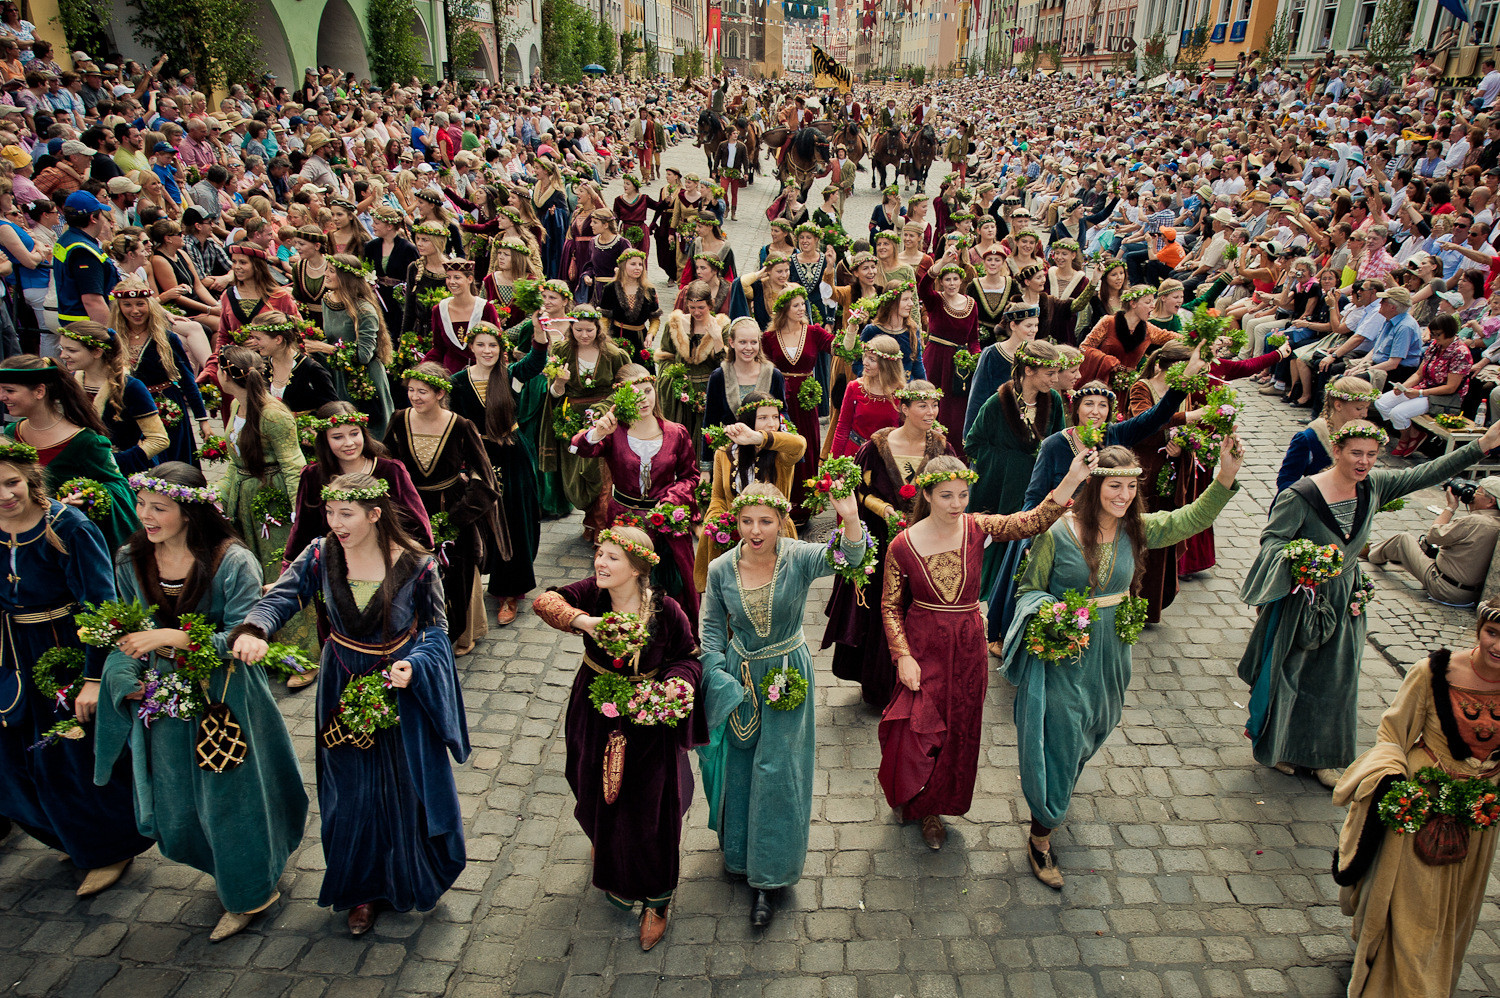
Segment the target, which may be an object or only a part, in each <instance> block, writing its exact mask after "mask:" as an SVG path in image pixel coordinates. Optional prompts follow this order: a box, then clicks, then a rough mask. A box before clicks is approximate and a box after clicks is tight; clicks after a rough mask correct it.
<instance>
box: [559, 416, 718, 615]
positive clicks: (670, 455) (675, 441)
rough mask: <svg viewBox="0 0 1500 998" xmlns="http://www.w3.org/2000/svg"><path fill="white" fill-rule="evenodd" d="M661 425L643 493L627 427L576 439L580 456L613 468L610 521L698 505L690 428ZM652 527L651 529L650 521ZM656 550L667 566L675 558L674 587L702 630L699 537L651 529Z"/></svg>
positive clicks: (664, 422)
mask: <svg viewBox="0 0 1500 998" xmlns="http://www.w3.org/2000/svg"><path fill="white" fill-rule="evenodd" d="M659 422H660V423H661V437H662V440H661V450H659V451H657V453H656V457H654V458H653V459H652V460H651V476H650V483H649V484H650V488H649V489H647V490H646V492H645V494H644V495H642V494H641V492H640V481H641V459H640V458H639V457H637V456H636V454H635V451H633V450H631V449H630V443H629V432H628V431H627V430H626V428H625V427H623V426H617V427H615V431H614V432H613V433H611V434H610V435H609V436H607V437H605V438H604V439H603V440H600V441H599V442H598V443H597V444H591V443H589V440H588V430H582V431H580V432H579V433H578V435H577V436H575V437H574V438H573V446H574V448H575V449H576V450H577V451H578V455H579V456H580V457H602V458H603V459H604V463H605V466H606V467H607V468H608V469H609V480H610V482H611V483H612V485H611V486H610V495H609V514H608V516H609V522H610V523H613V522H614V521H615V520H616V519H617V518H618V517H620V516H621V515H622V514H624V513H631V514H634V515H636V516H639V517H640V518H641V519H642V520H645V519H646V514H647V513H648V512H649V511H650V510H651V507H653V506H655V505H657V504H658V503H663V502H670V503H674V504H676V505H678V506H686V507H688V508H689V509H692V508H693V489H694V487H695V486H696V485H697V484H698V478H699V474H698V453H697V448H696V447H695V446H694V440H693V438H692V435H691V434H689V433H688V430H687V427H685V426H683V425H682V424H681V423H674V422H672V421H670V420H666V419H662V420H659ZM647 529H648V530H650V527H649V525H648V526H647ZM650 533H651V540H652V543H653V544H654V545H655V547H656V553H657V554H659V555H661V557H662V562H663V564H666V563H667V561H668V560H669V559H670V561H671V565H672V567H673V568H675V569H676V570H677V580H676V584H674V585H672V586H670V587H669V588H671V589H673V590H675V592H674V593H673V595H675V596H676V597H677V602H678V603H680V604H681V605H682V609H683V612H685V613H686V614H687V616H688V620H689V621H690V622H691V624H692V630H693V633H694V634H697V633H698V590H697V588H696V587H695V586H694V585H693V559H694V558H695V557H696V556H697V550H696V541H695V540H694V539H693V535H692V531H691V530H690V531H689V532H688V534H687V536H685V537H673V536H671V535H670V534H666V533H660V532H657V531H654V530H650Z"/></svg>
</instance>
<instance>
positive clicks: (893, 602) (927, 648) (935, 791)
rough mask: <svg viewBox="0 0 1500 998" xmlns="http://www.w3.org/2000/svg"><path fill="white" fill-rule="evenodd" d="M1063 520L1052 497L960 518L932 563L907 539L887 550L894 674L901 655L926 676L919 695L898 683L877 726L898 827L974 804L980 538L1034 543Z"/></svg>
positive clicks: (884, 602)
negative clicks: (949, 543)
mask: <svg viewBox="0 0 1500 998" xmlns="http://www.w3.org/2000/svg"><path fill="white" fill-rule="evenodd" d="M1062 513H1063V507H1061V506H1059V505H1058V504H1057V503H1055V502H1053V501H1052V498H1051V496H1048V497H1047V498H1046V499H1044V500H1043V501H1042V503H1041V505H1039V506H1037V507H1036V509H1029V510H1027V511H1025V512H1024V513H1012V514H1010V515H1008V516H996V515H992V514H987V513H981V514H966V515H965V517H964V539H963V543H962V544H960V545H959V547H958V548H957V549H956V550H954V551H945V552H943V553H942V554H937V555H933V556H932V557H931V558H924V557H922V556H921V555H919V554H917V552H916V551H915V550H913V549H912V546H911V542H910V538H911V533H910V532H909V531H905V530H903V531H902V532H901V533H899V534H897V535H896V539H895V540H893V541H891V545H890V557H889V559H888V560H887V561H886V566H885V578H884V583H883V585H882V587H881V588H882V591H881V598H880V612H881V616H882V618H883V619H884V621H885V636H886V640H887V641H888V642H890V648H891V653H890V654H891V668H892V671H893V672H894V671H895V663H896V661H897V660H898V659H899V658H900V657H901V656H902V655H904V654H905V655H910V656H911V657H912V658H914V659H916V660H917V664H918V665H920V666H921V667H922V681H921V684H920V685H921V689H920V690H918V691H917V692H915V693H913V692H912V691H911V690H910V689H908V688H907V687H905V686H903V685H902V684H900V683H897V684H896V693H895V695H894V696H893V697H891V702H890V705H889V706H887V707H886V709H885V714H884V715H883V716H882V717H881V720H880V729H879V733H880V774H879V775H880V786H881V788H882V789H883V790H884V791H885V799H886V801H887V802H888V803H889V804H890V806H891V807H892V808H897V807H899V808H901V809H902V810H901V817H902V818H903V820H906V821H915V820H918V819H920V818H925V817H926V816H927V815H929V814H965V813H967V812H968V810H969V805H970V804H971V803H972V802H973V799H974V781H975V779H976V778H977V775H978V772H979V746H980V742H981V731H982V728H983V725H984V697H985V691H986V690H987V689H988V688H989V651H988V648H987V646H986V644H985V637H984V617H983V615H981V613H980V612H979V575H980V567H981V563H982V561H983V557H982V556H983V554H984V541H985V538H986V537H987V536H988V537H992V538H994V540H995V541H996V542H999V541H1010V540H1019V539H1020V538H1023V537H1031V536H1034V535H1036V534H1038V533H1041V532H1042V531H1044V530H1046V529H1047V528H1048V527H1050V526H1051V525H1052V523H1053V521H1054V520H1056V519H1057V518H1058V517H1059V516H1061V515H1062Z"/></svg>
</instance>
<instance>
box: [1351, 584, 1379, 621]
mask: <svg viewBox="0 0 1500 998" xmlns="http://www.w3.org/2000/svg"><path fill="white" fill-rule="evenodd" d="M1374 598H1375V583H1374V582H1371V581H1370V580H1369V579H1368V578H1361V579H1360V580H1359V585H1357V586H1355V587H1354V593H1353V595H1351V596H1350V597H1349V616H1351V617H1358V616H1359V615H1360V614H1362V613H1364V612H1365V607H1367V606H1369V605H1370V601H1371V600H1373V599H1374Z"/></svg>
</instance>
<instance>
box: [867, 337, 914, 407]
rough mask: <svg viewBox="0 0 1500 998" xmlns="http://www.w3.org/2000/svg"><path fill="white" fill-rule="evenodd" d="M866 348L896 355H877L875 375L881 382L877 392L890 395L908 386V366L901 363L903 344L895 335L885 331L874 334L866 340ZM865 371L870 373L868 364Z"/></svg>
mask: <svg viewBox="0 0 1500 998" xmlns="http://www.w3.org/2000/svg"><path fill="white" fill-rule="evenodd" d="M864 348H865V349H866V350H872V351H874V352H876V353H881V354H891V355H894V359H892V358H891V357H877V358H876V360H875V377H876V380H877V381H879V382H880V389H879V391H878V392H877V394H880V395H890V394H892V393H893V392H898V391H900V390H901V389H902V388H904V387H906V367H905V366H904V365H903V364H902V363H901V344H899V343H897V342H896V339H895V337H893V336H886V335H885V334H884V333H882V334H880V335H879V336H872V337H871V338H870V339H869V340H867V341H865V346H864ZM865 373H866V374H869V373H870V369H869V367H868V366H867V367H866V368H865Z"/></svg>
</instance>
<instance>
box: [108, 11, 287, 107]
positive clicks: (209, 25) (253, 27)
mask: <svg viewBox="0 0 1500 998" xmlns="http://www.w3.org/2000/svg"><path fill="white" fill-rule="evenodd" d="M130 6H131V7H133V8H134V9H135V13H134V14H133V15H132V16H131V18H130V24H131V27H133V28H134V29H135V33H136V37H137V38H138V39H139V41H140V42H141V44H143V45H144V46H145V47H146V48H148V49H153V50H155V51H157V52H160V53H162V54H164V55H166V56H167V66H168V68H169V69H191V70H192V71H193V72H194V73H196V74H197V76H198V84H199V86H200V87H204V88H207V87H210V86H213V87H223V86H227V85H229V84H232V83H241V82H248V81H250V80H251V79H253V78H254V76H255V75H256V74H257V73H258V72H260V71H261V69H262V68H263V67H264V65H265V63H263V62H262V61H261V58H260V55H259V50H260V33H259V28H260V26H259V24H258V23H257V21H256V17H255V3H254V0H130Z"/></svg>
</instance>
